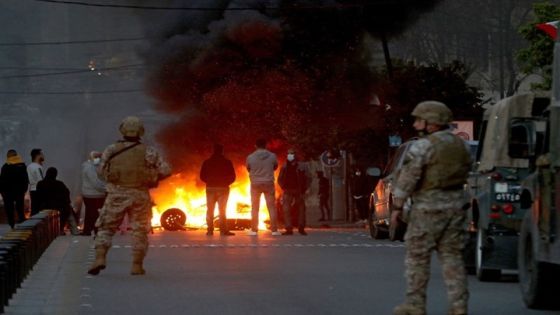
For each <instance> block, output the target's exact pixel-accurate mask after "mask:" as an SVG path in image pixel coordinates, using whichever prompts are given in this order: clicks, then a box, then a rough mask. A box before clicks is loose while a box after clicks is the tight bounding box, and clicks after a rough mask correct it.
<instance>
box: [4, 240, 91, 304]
mask: <svg viewBox="0 0 560 315" xmlns="http://www.w3.org/2000/svg"><path fill="white" fill-rule="evenodd" d="M91 244H93V242H92V239H91V238H89V237H84V236H60V237H57V238H56V239H55V240H54V241H53V242H52V244H51V245H50V246H49V248H48V249H47V250H46V251H45V252H44V253H43V255H42V256H41V258H40V259H39V262H38V263H37V264H36V265H35V266H34V267H33V269H32V271H31V273H30V274H29V275H28V276H27V278H26V279H25V280H24V282H23V283H22V284H21V288H19V289H18V290H17V292H16V294H14V296H12V299H11V300H10V301H9V305H8V306H7V307H6V308H5V314H14V315H16V314H17V315H23V314H69V315H70V314H80V313H83V310H80V305H81V304H83V303H82V301H81V300H82V299H83V297H84V295H87V290H86V289H87V288H84V287H82V281H83V280H84V279H85V277H87V275H86V273H85V270H87V266H88V265H89V264H90V262H91V259H92V257H93V256H92V255H93V251H92V250H91ZM88 251H89V252H90V253H88ZM85 257H88V258H87V260H86V259H84V258H85Z"/></svg>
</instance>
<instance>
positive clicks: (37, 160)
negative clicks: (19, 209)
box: [27, 149, 45, 215]
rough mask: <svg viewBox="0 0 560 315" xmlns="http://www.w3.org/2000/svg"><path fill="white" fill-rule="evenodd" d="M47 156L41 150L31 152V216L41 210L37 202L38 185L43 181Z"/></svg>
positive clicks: (29, 166) (29, 174)
mask: <svg viewBox="0 0 560 315" xmlns="http://www.w3.org/2000/svg"><path fill="white" fill-rule="evenodd" d="M44 162H45V156H44V155H43V151H42V150H41V149H33V150H31V163H30V164H29V165H28V166H27V175H28V176H29V198H30V199H31V215H34V214H37V213H38V212H39V211H40V210H41V209H40V206H39V202H38V201H37V183H39V181H41V180H43V178H44V172H43V163H44Z"/></svg>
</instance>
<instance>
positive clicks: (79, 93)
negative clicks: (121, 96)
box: [0, 89, 145, 95]
mask: <svg viewBox="0 0 560 315" xmlns="http://www.w3.org/2000/svg"><path fill="white" fill-rule="evenodd" d="M138 92H145V90H142V89H129V90H99V91H0V95H2V94H4V95H82V94H118V93H138Z"/></svg>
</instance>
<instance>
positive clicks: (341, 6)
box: [35, 0, 402, 12]
mask: <svg viewBox="0 0 560 315" xmlns="http://www.w3.org/2000/svg"><path fill="white" fill-rule="evenodd" d="M35 1H38V2H48V3H57V4H70V5H79V6H88V7H101V8H120V9H138V10H172V11H173V10H175V11H219V12H222V11H257V10H286V9H288V10H310V9H347V8H362V7H364V6H376V5H388V4H389V5H390V4H394V5H402V4H401V3H395V1H394V0H386V1H377V2H375V3H368V4H367V5H364V4H333V5H309V6H291V7H267V6H254V7H227V8H217V7H161V6H140V5H124V4H103V3H91V2H85V1H64V0H35Z"/></svg>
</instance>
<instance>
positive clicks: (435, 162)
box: [391, 101, 471, 315]
mask: <svg viewBox="0 0 560 315" xmlns="http://www.w3.org/2000/svg"><path fill="white" fill-rule="evenodd" d="M412 115H413V116H414V117H415V118H416V120H415V122H414V128H415V129H416V130H418V131H419V132H421V133H422V132H424V133H425V134H426V135H425V136H424V137H422V138H421V139H419V140H417V141H415V142H414V143H413V144H412V146H411V148H410V149H409V151H408V156H407V157H406V159H407V160H405V164H404V166H403V168H402V170H401V172H400V173H399V176H398V178H397V181H396V183H395V190H394V201H393V205H394V206H393V212H392V215H391V224H398V223H397V222H398V218H399V216H400V215H401V213H402V207H403V204H404V201H405V199H406V198H408V197H411V199H412V209H411V211H410V216H409V220H408V221H409V222H408V230H407V232H406V235H405V240H406V245H407V252H406V260H405V265H406V278H407V290H406V301H405V303H403V304H401V305H399V306H397V307H396V308H395V309H394V314H396V315H405V314H408V315H416V314H426V287H427V285H428V280H429V278H430V258H431V255H432V251H434V250H435V251H436V252H437V253H438V258H439V260H440V262H441V265H442V269H443V277H444V280H445V284H446V286H447V293H448V298H449V303H450V305H449V314H453V315H459V314H467V302H468V296H469V293H468V289H467V278H466V272H465V267H464V262H463V253H462V252H463V247H464V238H465V235H466V234H465V233H466V232H465V231H466V230H465V220H466V217H465V216H466V213H465V210H463V209H462V207H463V206H464V205H465V203H466V202H467V201H466V196H465V193H464V189H463V185H464V184H465V183H466V179H467V176H468V172H469V168H470V164H471V159H470V155H469V150H468V147H467V144H466V143H465V142H464V141H463V140H461V138H459V137H458V136H456V135H454V134H453V133H451V131H450V130H449V127H448V126H449V123H450V122H451V121H452V113H451V111H450V110H449V108H447V106H445V104H443V103H440V102H436V101H426V102H421V103H420V104H418V105H417V106H416V108H415V109H414V111H413V112H412Z"/></svg>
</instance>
